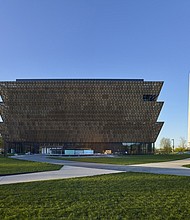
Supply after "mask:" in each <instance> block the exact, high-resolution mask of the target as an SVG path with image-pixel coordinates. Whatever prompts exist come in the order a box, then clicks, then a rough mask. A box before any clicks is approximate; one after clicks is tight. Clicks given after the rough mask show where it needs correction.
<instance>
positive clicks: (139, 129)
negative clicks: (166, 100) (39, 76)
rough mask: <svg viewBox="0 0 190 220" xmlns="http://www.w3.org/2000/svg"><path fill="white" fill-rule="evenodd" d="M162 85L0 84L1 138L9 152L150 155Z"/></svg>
mask: <svg viewBox="0 0 190 220" xmlns="http://www.w3.org/2000/svg"><path fill="white" fill-rule="evenodd" d="M162 85H163V82H156V81H155V82H153V81H144V80H140V79H139V80H125V79H122V80H121V79H119V80H117V79H89V80H88V79H70V80H69V79H64V80H16V81H11V82H0V95H1V98H2V102H1V103H0V115H1V117H2V122H1V123H0V133H1V134H2V136H3V139H4V141H5V144H6V146H7V149H8V150H9V151H10V149H15V151H16V152H18V153H19V152H27V151H29V150H30V151H31V152H33V153H38V152H39V151H40V149H41V147H43V146H50V147H57V146H59V149H60V146H61V147H62V149H63V150H64V149H73V148H74V149H77V148H78V149H81V148H83V149H93V150H95V152H103V151H105V150H112V151H113V152H116V151H120V152H126V151H127V152H128V153H129V154H144V153H152V152H153V145H154V142H155V141H156V139H157V136H158V134H159V132H160V130H161V128H162V125H163V122H157V119H158V116H159V113H160V111H161V108H162V106H163V102H158V101H157V98H158V96H159V93H160V90H161V88H162Z"/></svg>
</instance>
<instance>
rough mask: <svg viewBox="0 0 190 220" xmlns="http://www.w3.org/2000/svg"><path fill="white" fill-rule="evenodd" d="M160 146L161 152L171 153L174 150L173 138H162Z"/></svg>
mask: <svg viewBox="0 0 190 220" xmlns="http://www.w3.org/2000/svg"><path fill="white" fill-rule="evenodd" d="M160 148H161V152H162V153H165V154H169V153H171V152H172V147H171V140H170V139H169V138H164V137H163V138H162V139H161V140H160Z"/></svg>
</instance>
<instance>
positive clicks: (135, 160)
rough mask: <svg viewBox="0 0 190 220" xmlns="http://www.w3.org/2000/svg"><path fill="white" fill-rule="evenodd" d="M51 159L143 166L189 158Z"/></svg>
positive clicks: (156, 156)
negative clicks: (144, 164)
mask: <svg viewBox="0 0 190 220" xmlns="http://www.w3.org/2000/svg"><path fill="white" fill-rule="evenodd" d="M49 158H52V159H59V160H71V161H79V162H88V163H105V164H120V165H130V164H143V163H157V162H166V161H173V160H182V159H186V158H190V155H188V154H179V155H177V154H168V155H161V154H160V155H159V154H158V155H126V156H120V157H119V156H115V157H107V156H106V157H102V156H101V157H99V156H97V157H83V156H82V157H49Z"/></svg>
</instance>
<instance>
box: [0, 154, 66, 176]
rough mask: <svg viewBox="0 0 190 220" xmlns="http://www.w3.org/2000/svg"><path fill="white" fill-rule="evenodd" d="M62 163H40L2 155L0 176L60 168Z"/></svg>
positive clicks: (0, 158)
mask: <svg viewBox="0 0 190 220" xmlns="http://www.w3.org/2000/svg"><path fill="white" fill-rule="evenodd" d="M61 167H62V165H55V164H48V163H38V162H31V161H24V160H16V159H12V158H6V157H0V176H3V175H10V174H20V173H33V172H40V171H50V170H59V169H60V168H61Z"/></svg>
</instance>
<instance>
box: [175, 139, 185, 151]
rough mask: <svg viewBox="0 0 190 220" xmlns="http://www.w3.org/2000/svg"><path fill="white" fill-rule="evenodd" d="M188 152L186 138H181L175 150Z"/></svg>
mask: <svg viewBox="0 0 190 220" xmlns="http://www.w3.org/2000/svg"><path fill="white" fill-rule="evenodd" d="M185 150H187V141H186V140H185V138H184V137H180V141H179V145H178V147H177V148H176V149H175V151H176V152H184V151H185Z"/></svg>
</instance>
